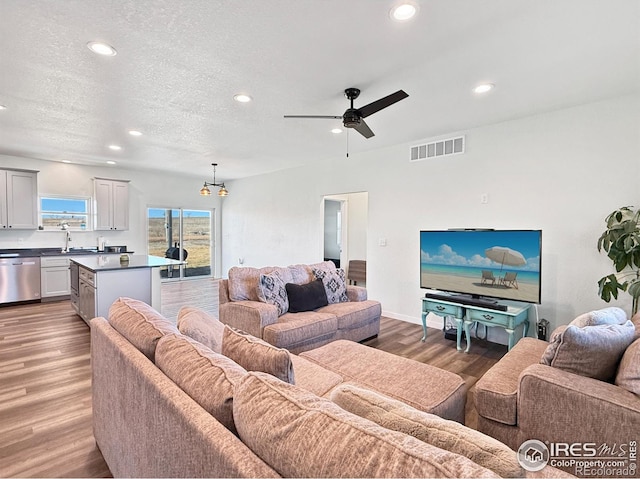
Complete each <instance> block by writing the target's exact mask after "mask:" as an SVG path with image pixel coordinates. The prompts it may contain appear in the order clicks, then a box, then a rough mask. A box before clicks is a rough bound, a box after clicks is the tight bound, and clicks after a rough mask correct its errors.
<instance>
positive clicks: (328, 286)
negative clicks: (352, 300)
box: [313, 268, 349, 304]
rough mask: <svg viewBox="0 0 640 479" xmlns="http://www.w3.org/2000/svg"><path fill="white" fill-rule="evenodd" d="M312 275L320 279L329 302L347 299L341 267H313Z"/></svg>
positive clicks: (341, 301)
mask: <svg viewBox="0 0 640 479" xmlns="http://www.w3.org/2000/svg"><path fill="white" fill-rule="evenodd" d="M313 275H314V276H315V277H316V279H321V280H322V283H323V284H324V289H325V291H326V292H327V301H328V302H329V304H333V303H344V302H347V301H349V297H348V296H347V283H346V281H345V274H344V270H343V269H334V270H325V269H318V268H313Z"/></svg>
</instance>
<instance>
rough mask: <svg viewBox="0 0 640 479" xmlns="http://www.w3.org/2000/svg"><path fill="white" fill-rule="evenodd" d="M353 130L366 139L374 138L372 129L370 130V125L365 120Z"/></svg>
mask: <svg viewBox="0 0 640 479" xmlns="http://www.w3.org/2000/svg"><path fill="white" fill-rule="evenodd" d="M353 129H354V130H356V131H357V132H358V133H360V134H361V135H362V136H364V137H365V138H371V137H372V136H374V134H373V132H372V131H371V128H369V125H367V124H366V123H365V121H364V120H360V124H359V125H358V126H354V127H353Z"/></svg>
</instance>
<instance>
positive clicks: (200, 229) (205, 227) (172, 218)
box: [147, 208, 213, 280]
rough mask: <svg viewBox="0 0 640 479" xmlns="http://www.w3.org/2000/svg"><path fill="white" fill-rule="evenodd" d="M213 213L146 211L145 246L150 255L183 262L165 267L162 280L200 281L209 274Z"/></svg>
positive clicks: (162, 270)
mask: <svg viewBox="0 0 640 479" xmlns="http://www.w3.org/2000/svg"><path fill="white" fill-rule="evenodd" d="M212 219H213V212H212V211H210V210H192V209H185V208H147V238H148V240H147V245H148V251H149V254H150V255H153V256H160V257H163V258H171V259H178V260H183V261H186V264H183V265H180V266H178V267H176V266H165V267H163V268H161V269H160V275H161V277H162V278H163V279H166V280H181V279H185V278H196V277H197V278H201V277H206V276H211V275H212V271H213V240H212V238H213V221H212Z"/></svg>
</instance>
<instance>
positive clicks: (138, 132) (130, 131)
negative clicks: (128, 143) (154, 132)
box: [129, 130, 142, 136]
mask: <svg viewBox="0 0 640 479" xmlns="http://www.w3.org/2000/svg"><path fill="white" fill-rule="evenodd" d="M129 134H130V135H131V136H142V132H141V131H138V130H129Z"/></svg>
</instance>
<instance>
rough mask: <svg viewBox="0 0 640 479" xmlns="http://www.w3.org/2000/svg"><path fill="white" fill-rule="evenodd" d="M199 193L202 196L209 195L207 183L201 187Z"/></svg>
mask: <svg viewBox="0 0 640 479" xmlns="http://www.w3.org/2000/svg"><path fill="white" fill-rule="evenodd" d="M200 194H201V195H202V196H211V190H210V189H209V188H207V185H204V186H203V187H202V189H201V190H200Z"/></svg>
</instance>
